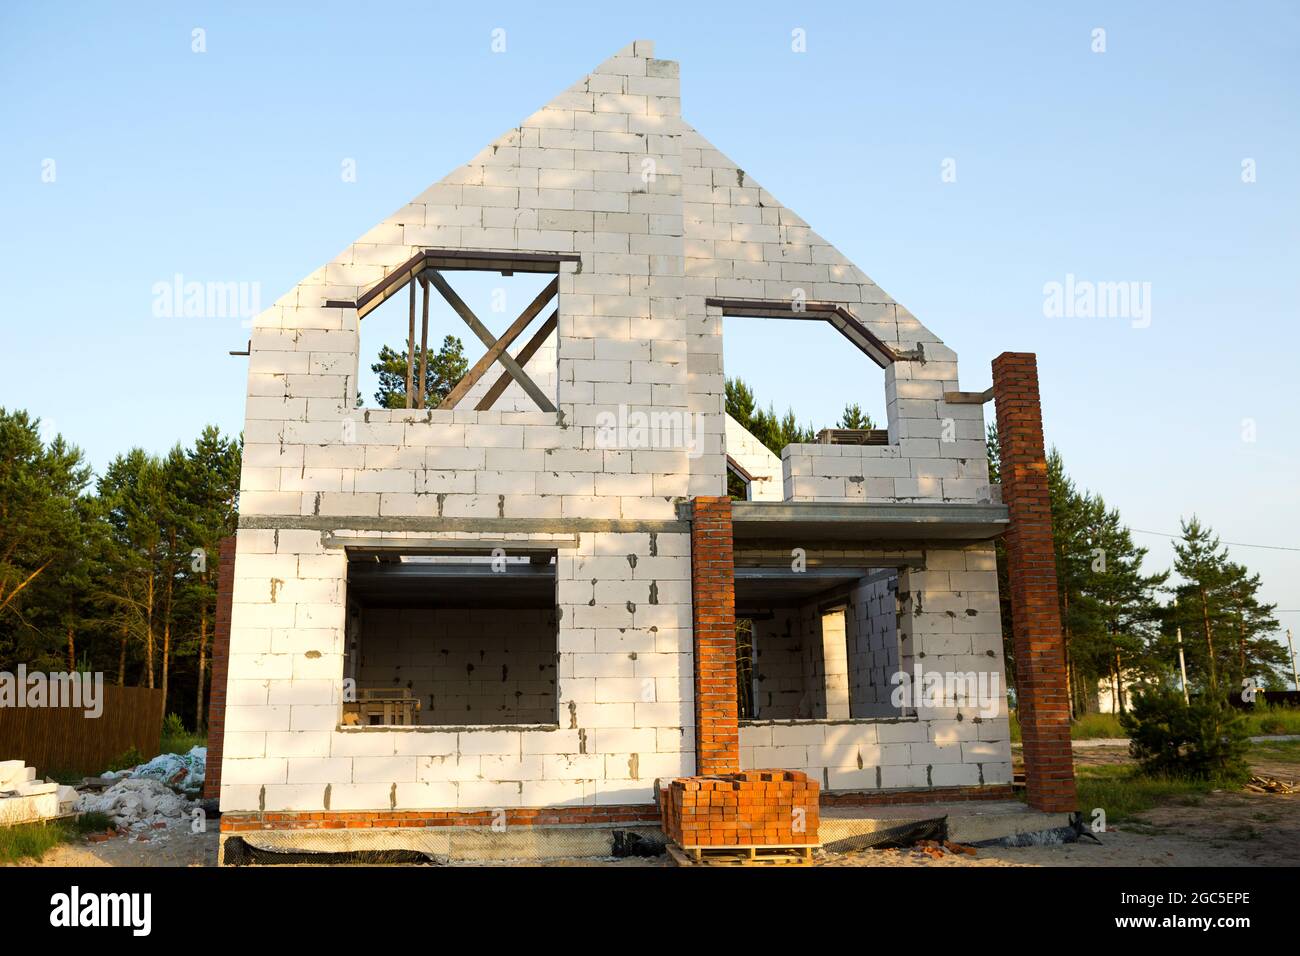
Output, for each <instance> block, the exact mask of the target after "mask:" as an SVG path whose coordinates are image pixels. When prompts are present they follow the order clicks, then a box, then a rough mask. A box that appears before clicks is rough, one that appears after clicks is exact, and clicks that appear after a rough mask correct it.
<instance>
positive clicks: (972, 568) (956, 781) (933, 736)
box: [740, 545, 1011, 790]
mask: <svg viewBox="0 0 1300 956" xmlns="http://www.w3.org/2000/svg"><path fill="white" fill-rule="evenodd" d="M924 565H925V569H924V570H904V571H902V572H901V574H900V577H899V593H900V596H901V598H902V601H901V604H902V608H901V609H902V614H901V616H900V622H899V623H900V630H899V638H900V648H901V653H902V656H903V659H902V662H901V666H902V669H903V670H904V671H907V672H908V673H909V674H911V673H913V671H912V668H913V666H914V665H915V663H917V662H918V661H919V662H920V664H921V666H922V668H923V670H924V671H926V672H939V673H962V674H976V675H978V674H980V673H983V674H985V675H986V679H990V680H991V679H992V675H996V681H997V682H999V683H996V684H994V685H992V686H994V687H996V690H997V693H996V695H995V698H996V699H995V700H994V702H993V706H992V707H990V708H989V709H988V710H987V711H983V712H982V711H981V710H980V709H978V708H976V707H952V706H939V707H934V706H926V705H924V704H922V705H921V706H916V707H914V708H912V714H911V715H909V716H905V717H899V718H874V719H850V720H839V721H836V720H823V721H804V720H762V719H759V720H754V721H749V722H745V723H742V724H741V728H740V748H741V749H740V763H741V767H742V768H745V769H760V768H765V767H784V768H790V769H796V770H803V771H804V772H806V773H808V774H810V775H812V776H815V777H816V778H817V779H819V780H821V781H822V783H823V785H824V786H825V787H826V788H827V789H832V790H876V789H890V788H915V787H954V786H977V785H982V784H985V785H986V784H1006V783H1010V782H1011V737H1010V731H1009V728H1008V724H1007V708H1006V698H1005V691H1006V688H1005V684H1003V683H1000V682H1001V681H1003V680H1004V676H1003V675H1004V674H1005V667H1004V662H1003V659H1002V633H1001V625H1000V623H999V617H998V590H997V565H996V559H995V557H994V554H993V550H992V548H991V547H988V546H983V545H981V546H973V547H971V548H967V549H964V550H947V549H935V550H929V551H927V552H926V553H925V560H924ZM889 689H890V690H891V691H892V690H893V687H892V686H891V687H890V688H889Z"/></svg>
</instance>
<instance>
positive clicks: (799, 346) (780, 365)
mask: <svg viewBox="0 0 1300 956" xmlns="http://www.w3.org/2000/svg"><path fill="white" fill-rule="evenodd" d="M711 304H723V306H724V308H723V312H724V316H725V317H724V319H723V336H722V347H723V367H724V369H725V370H726V378H727V385H726V409H727V414H728V415H730V416H731V418H733V419H735V420H736V422H737V423H738V424H739V425H740V426H741V427H742V428H743V429H744V430H745V431H747V432H749V434H750V435H752V436H753V437H754V438H755V439H757V441H758V443H759V444H758V447H757V448H754V447H751V446H750V445H749V443H747V442H746V443H743V444H740V443H735V442H733V441H732V440H731V437H732V436H728V442H727V453H728V454H729V455H731V456H732V457H733V459H734V460H735V462H736V463H737V464H739V465H740V466H742V468H744V469H747V470H748V471H749V472H751V473H754V474H757V473H758V471H757V470H756V466H757V465H758V464H759V463H760V458H761V455H762V449H763V448H764V447H765V448H766V450H767V451H770V452H771V453H772V454H773V455H775V456H776V457H777V459H778V460H779V458H780V455H781V449H782V448H784V447H785V446H786V445H790V444H810V443H814V442H826V443H834V444H888V441H889V438H888V416H887V414H886V411H887V409H886V398H887V396H886V394H885V377H884V374H883V372H881V371H878V369H882V368H884V367H885V365H887V364H888V362H889V361H892V356H893V355H894V353H893V352H892V350H890V349H889V348H888V347H887V346H885V345H884V344H883V343H879V342H878V340H876V339H875V338H874V336H871V333H870V332H869V331H867V330H866V329H865V328H864V327H863V326H862V325H861V323H858V322H857V321H856V320H854V319H852V316H851V313H846V315H848V316H849V317H847V318H846V317H845V315H841V314H840V313H838V312H835V311H833V310H831V308H830V307H829V306H824V305H818V304H816V303H809V304H808V307H807V308H805V309H804V310H803V311H794V310H792V309H791V308H790V306H789V304H788V303H786V304H784V305H782V304H780V303H757V302H754V303H748V304H747V303H745V302H743V301H741V300H711ZM764 305H766V306H768V307H767V308H764ZM773 356H780V361H776V362H774V361H772V357H773ZM796 367H799V368H815V369H817V374H816V375H815V376H812V377H811V379H809V380H808V381H804V382H801V383H800V386H799V390H798V393H797V394H796V393H795V392H793V391H792V390H791V388H790V376H789V369H791V368H796ZM846 383H848V384H847V385H846ZM756 454H757V455H758V456H759V457H755V456H756ZM728 492H729V493H730V494H731V495H732V496H733V497H740V495H741V494H744V493H745V492H744V491H743V484H742V479H740V478H739V477H734V478H733V477H732V475H731V474H729V476H728ZM752 497H753V496H752V495H751V498H752Z"/></svg>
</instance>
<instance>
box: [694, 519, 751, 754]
mask: <svg viewBox="0 0 1300 956" xmlns="http://www.w3.org/2000/svg"><path fill="white" fill-rule="evenodd" d="M692 504H693V507H694V513H693V516H692V519H691V603H692V605H693V613H694V625H695V772H696V773H697V774H719V773H738V772H739V771H740V723H739V721H740V706H739V703H738V702H737V699H736V585H735V579H736V569H735V561H734V558H733V556H732V550H731V499H730V498H712V497H704V498H695V499H694V500H693V501H692Z"/></svg>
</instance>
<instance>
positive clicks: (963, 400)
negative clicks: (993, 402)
mask: <svg viewBox="0 0 1300 956" xmlns="http://www.w3.org/2000/svg"><path fill="white" fill-rule="evenodd" d="M992 397H993V389H991V388H986V389H985V390H984V391H982V392H944V393H943V400H944V401H945V402H947V403H948V404H949V405H983V404H984V403H985V402H987V401H988V400H989V399H991V398H992Z"/></svg>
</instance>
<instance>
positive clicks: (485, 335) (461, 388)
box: [427, 269, 560, 412]
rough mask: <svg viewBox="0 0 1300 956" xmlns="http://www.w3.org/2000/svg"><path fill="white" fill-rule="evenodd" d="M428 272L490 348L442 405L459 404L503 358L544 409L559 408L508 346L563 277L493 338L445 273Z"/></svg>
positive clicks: (557, 290)
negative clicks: (457, 292) (512, 354)
mask: <svg viewBox="0 0 1300 956" xmlns="http://www.w3.org/2000/svg"><path fill="white" fill-rule="evenodd" d="M427 275H428V277H429V282H430V283H431V284H432V285H433V287H434V288H435V289H437V290H438V291H439V292H440V293H442V297H443V298H444V299H446V300H447V303H448V305H450V306H451V307H452V309H454V310H455V311H456V314H457V315H459V316H460V317H461V318H462V319H464V320H465V324H466V325H468V326H469V327H470V328H471V329H473V330H474V334H475V335H477V336H478V337H479V340H480V341H481V342H482V343H483V344H484V345H486V346H487V352H486V353H485V354H484V355H483V357H482V358H480V359H479V360H478V361H477V362H475V363H474V367H473V368H471V369H470V370H469V371H468V372H467V373H466V374H465V377H464V378H462V379H461V380H460V381H459V382H457V383H456V387H455V388H453V389H452V390H451V392H450V393H449V394H448V395H447V397H446V398H444V399H443V400H442V402H441V403H440V404H439V405H438V407H439V408H455V407H456V403H457V402H459V401H460V400H461V399H462V398H464V397H465V395H466V393H468V392H469V390H470V389H471V388H473V387H474V385H475V383H477V382H478V380H479V379H480V378H482V377H483V375H484V373H485V372H487V370H488V369H489V368H491V367H492V364H493V363H494V362H500V363H501V364H502V365H504V366H505V367H506V371H507V372H509V373H510V377H511V378H513V379H514V380H515V381H516V382H518V383H519V387H520V388H522V389H523V390H524V391H525V392H527V393H528V395H529V396H530V397H531V398H532V400H533V401H534V402H536V403H537V407H538V408H540V409H541V410H542V411H544V412H553V411H555V406H554V405H552V404H551V400H550V399H549V398H547V397H546V393H545V392H543V391H542V390H541V389H540V388H538V387H537V383H536V382H534V381H533V380H532V379H531V378H529V377H528V374H527V373H526V372H524V370H523V369H522V368H521V367H520V365H519V363H518V362H516V361H515V360H514V359H513V358H511V356H510V353H508V352H507V351H506V349H508V348H509V347H510V345H511V343H513V342H514V340H515V339H517V338H518V337H519V335H520V334H521V333H522V332H523V331H524V329H526V328H527V327H528V325H529V323H530V322H532V321H533V319H535V318H536V317H537V315H538V313H540V312H541V311H542V309H543V308H545V307H546V303H548V302H549V301H551V299H553V298H555V295H556V293H558V292H559V290H560V280H559V278H558V277H557V278H555V279H552V280H551V281H550V282H549V283H547V286H546V288H545V289H543V290H542V291H541V292H540V293H538V295H537V298H535V299H533V301H532V302H531V303H529V305H528V308H526V309H524V311H523V312H521V313H520V314H519V318H517V319H515V320H514V322H512V323H510V328H508V329H506V330H505V332H504V333H502V335H501V338H499V339H497V338H493V336H492V333H491V332H490V331H489V330H488V328H487V327H486V326H485V325H484V324H483V323H482V322H480V321H479V319H478V316H476V315H475V314H474V312H473V310H472V309H470V307H469V306H468V305H466V304H465V302H464V300H462V299H461V297H460V296H459V295H457V294H456V290H455V289H453V288H452V287H451V286H450V285H448V283H447V280H446V279H444V278H443V277H442V274H441V273H439V272H437V271H436V270H433V269H430V270H429V271H428V273H427Z"/></svg>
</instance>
